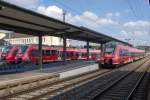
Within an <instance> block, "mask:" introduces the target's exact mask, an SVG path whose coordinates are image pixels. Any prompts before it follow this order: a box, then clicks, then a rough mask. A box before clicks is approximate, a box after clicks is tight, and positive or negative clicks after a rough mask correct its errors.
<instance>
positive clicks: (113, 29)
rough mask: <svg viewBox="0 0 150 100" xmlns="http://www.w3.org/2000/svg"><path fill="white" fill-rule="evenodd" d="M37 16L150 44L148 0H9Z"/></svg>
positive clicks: (131, 41)
mask: <svg viewBox="0 0 150 100" xmlns="http://www.w3.org/2000/svg"><path fill="white" fill-rule="evenodd" d="M6 1H8V2H11V3H14V4H16V5H19V6H22V7H24V8H27V9H31V10H34V11H36V12H38V13H41V14H45V15H47V16H50V17H54V18H56V19H59V20H62V11H63V10H65V11H66V12H67V14H66V22H68V23H71V24H74V25H78V26H85V27H88V28H91V29H93V30H96V31H99V32H101V33H103V34H107V35H109V36H113V37H116V38H118V39H120V40H123V41H125V39H131V40H130V41H129V42H130V43H132V44H134V45H150V39H149V38H150V6H149V5H148V0H6Z"/></svg>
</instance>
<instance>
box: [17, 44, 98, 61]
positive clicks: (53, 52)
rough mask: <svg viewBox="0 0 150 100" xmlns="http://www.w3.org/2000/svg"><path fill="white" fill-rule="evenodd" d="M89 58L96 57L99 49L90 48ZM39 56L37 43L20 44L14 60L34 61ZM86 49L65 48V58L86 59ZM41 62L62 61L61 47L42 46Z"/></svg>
mask: <svg viewBox="0 0 150 100" xmlns="http://www.w3.org/2000/svg"><path fill="white" fill-rule="evenodd" d="M89 52H90V55H89V58H90V59H95V60H96V59H97V58H98V57H99V55H100V50H90V51H89ZM38 58H39V50H38V46H37V45H24V46H20V47H19V49H18V52H17V54H16V56H15V61H16V62H35V61H37V60H38ZM86 58H87V56H86V49H75V48H67V50H66V60H79V59H86ZM42 59H43V62H52V61H62V60H63V48H60V47H49V46H42Z"/></svg>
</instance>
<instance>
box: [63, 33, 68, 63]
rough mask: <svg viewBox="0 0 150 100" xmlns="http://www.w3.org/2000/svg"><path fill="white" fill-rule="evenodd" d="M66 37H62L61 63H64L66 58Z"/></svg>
mask: <svg viewBox="0 0 150 100" xmlns="http://www.w3.org/2000/svg"><path fill="white" fill-rule="evenodd" d="M66 40H67V39H66V35H63V61H64V62H66V57H67V52H66V45H67V41H66Z"/></svg>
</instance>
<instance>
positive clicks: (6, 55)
mask: <svg viewBox="0 0 150 100" xmlns="http://www.w3.org/2000/svg"><path fill="white" fill-rule="evenodd" d="M17 51H18V46H17V45H15V46H5V47H4V48H3V52H2V54H1V60H2V61H8V62H11V63H14V62H15V56H16V54H17Z"/></svg>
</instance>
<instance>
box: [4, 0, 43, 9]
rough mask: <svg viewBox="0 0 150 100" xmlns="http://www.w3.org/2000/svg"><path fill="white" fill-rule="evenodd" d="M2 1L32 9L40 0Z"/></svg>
mask: <svg viewBox="0 0 150 100" xmlns="http://www.w3.org/2000/svg"><path fill="white" fill-rule="evenodd" d="M4 1H7V2H10V3H12V4H15V5H18V6H21V7H24V8H28V9H34V8H36V7H37V6H38V5H39V3H40V0H4Z"/></svg>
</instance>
